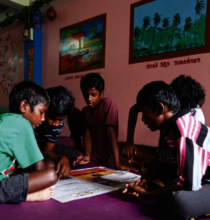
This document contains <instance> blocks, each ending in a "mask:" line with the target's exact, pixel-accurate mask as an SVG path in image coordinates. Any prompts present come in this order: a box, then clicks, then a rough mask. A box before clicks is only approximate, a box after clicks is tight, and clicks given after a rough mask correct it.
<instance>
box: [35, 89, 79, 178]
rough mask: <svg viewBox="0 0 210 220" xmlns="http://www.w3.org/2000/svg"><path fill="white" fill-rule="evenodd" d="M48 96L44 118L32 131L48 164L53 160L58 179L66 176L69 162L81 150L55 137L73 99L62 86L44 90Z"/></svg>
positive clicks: (71, 107) (69, 168)
mask: <svg viewBox="0 0 210 220" xmlns="http://www.w3.org/2000/svg"><path fill="white" fill-rule="evenodd" d="M46 91H47V93H48V95H49V97H50V104H49V107H48V110H47V112H46V120H45V122H43V123H42V125H41V126H39V127H37V128H36V129H35V130H34V132H35V136H36V140H37V142H38V145H39V147H40V149H41V152H42V153H43V156H44V157H45V162H46V163H47V164H48V165H50V164H51V162H52V161H53V162H55V163H56V164H57V165H56V171H57V172H58V171H59V170H60V174H59V176H58V180H59V179H60V178H62V177H66V176H68V174H69V172H70V170H71V167H70V162H69V161H73V160H75V159H77V158H78V157H79V156H80V155H81V152H80V151H78V150H77V149H75V148H73V147H69V146H66V145H63V144H57V143H56V142H57V138H58V137H59V135H60V133H61V132H62V129H63V126H64V119H65V118H66V115H67V114H68V113H69V112H71V111H72V110H73V108H74V102H75V99H74V97H73V96H72V94H71V92H69V91H68V90H67V89H66V88H65V87H63V86H57V87H52V88H49V89H47V90H46Z"/></svg>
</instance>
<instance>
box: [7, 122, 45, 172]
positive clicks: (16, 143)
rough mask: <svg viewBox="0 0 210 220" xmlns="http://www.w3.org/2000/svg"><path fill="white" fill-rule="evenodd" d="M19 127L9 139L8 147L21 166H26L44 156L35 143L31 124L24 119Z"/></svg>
mask: <svg viewBox="0 0 210 220" xmlns="http://www.w3.org/2000/svg"><path fill="white" fill-rule="evenodd" d="M21 127H22V128H21V129H19V133H16V135H15V136H14V140H11V141H10V143H11V145H10V149H11V151H12V152H13V156H14V158H15V159H16V160H17V162H18V163H19V164H20V166H21V168H26V167H29V166H31V165H32V164H34V163H36V162H38V161H40V160H43V159H44V158H43V155H42V153H41V151H40V149H39V147H38V145H37V141H36V139H35V135H34V131H33V129H32V126H31V124H30V123H29V122H28V121H26V120H24V122H22V126H21Z"/></svg>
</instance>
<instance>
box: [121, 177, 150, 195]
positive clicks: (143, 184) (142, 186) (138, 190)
mask: <svg viewBox="0 0 210 220" xmlns="http://www.w3.org/2000/svg"><path fill="white" fill-rule="evenodd" d="M146 189H147V181H146V180H145V179H143V180H141V179H139V180H137V181H136V182H132V183H129V184H126V185H125V189H124V190H123V193H126V192H127V193H128V194H129V195H131V196H135V197H138V198H139V199H140V197H142V195H143V194H145V192H146Z"/></svg>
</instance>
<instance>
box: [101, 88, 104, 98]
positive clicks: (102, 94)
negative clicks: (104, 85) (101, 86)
mask: <svg viewBox="0 0 210 220" xmlns="http://www.w3.org/2000/svg"><path fill="white" fill-rule="evenodd" d="M103 97H104V90H102V91H101V98H103Z"/></svg>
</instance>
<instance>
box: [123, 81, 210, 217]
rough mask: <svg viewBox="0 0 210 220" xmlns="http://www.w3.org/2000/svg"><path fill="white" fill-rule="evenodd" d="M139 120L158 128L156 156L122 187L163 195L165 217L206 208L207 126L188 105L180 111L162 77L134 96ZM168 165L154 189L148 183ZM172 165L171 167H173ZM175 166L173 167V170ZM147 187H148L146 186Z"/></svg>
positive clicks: (209, 193)
mask: <svg viewBox="0 0 210 220" xmlns="http://www.w3.org/2000/svg"><path fill="white" fill-rule="evenodd" d="M137 105H138V106H139V107H140V108H141V111H142V121H143V122H144V124H145V125H147V126H148V128H149V129H150V130H151V131H156V130H160V131H161V133H162V135H163V136H164V138H161V141H160V142H159V149H158V153H157V160H156V162H155V164H154V165H153V167H152V168H151V169H150V170H149V172H148V173H147V174H146V175H144V176H142V178H141V179H140V180H138V181H137V182H135V183H130V184H127V185H126V188H125V190H124V193H125V192H129V193H130V194H131V195H135V196H137V197H139V198H142V199H156V198H163V199H162V201H164V206H163V207H164V209H165V210H166V211H165V212H164V213H166V214H167V215H169V217H168V218H169V219H190V218H191V217H195V216H201V215H205V214H207V213H209V212H210V206H209V203H210V183H209V182H208V181H207V180H208V179H210V178H209V176H210V175H208V172H207V171H208V168H209V159H210V134H209V131H210V130H209V128H208V127H207V126H205V125H203V124H201V123H200V122H199V121H197V120H196V119H194V118H193V117H192V115H191V114H190V108H185V109H182V110H181V111H180V102H179V100H178V98H177V95H176V93H175V92H174V91H173V90H172V89H171V87H170V86H169V85H167V84H166V83H164V82H162V81H155V82H151V83H149V84H147V85H145V86H144V87H143V88H142V89H141V90H140V92H139V93H138V96H137ZM168 167H170V168H171V169H170V173H165V175H168V174H170V176H173V175H171V174H172V173H173V172H174V173H173V174H174V178H171V179H169V181H168V184H167V185H165V186H164V187H162V188H160V189H156V190H150V189H149V186H150V185H149V184H150V182H151V181H152V180H154V179H155V178H156V177H157V176H158V175H159V174H161V173H162V172H164V169H167V170H169V169H168ZM174 168H175V169H174ZM174 170H175V171H174ZM147 188H148V189H147Z"/></svg>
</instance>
